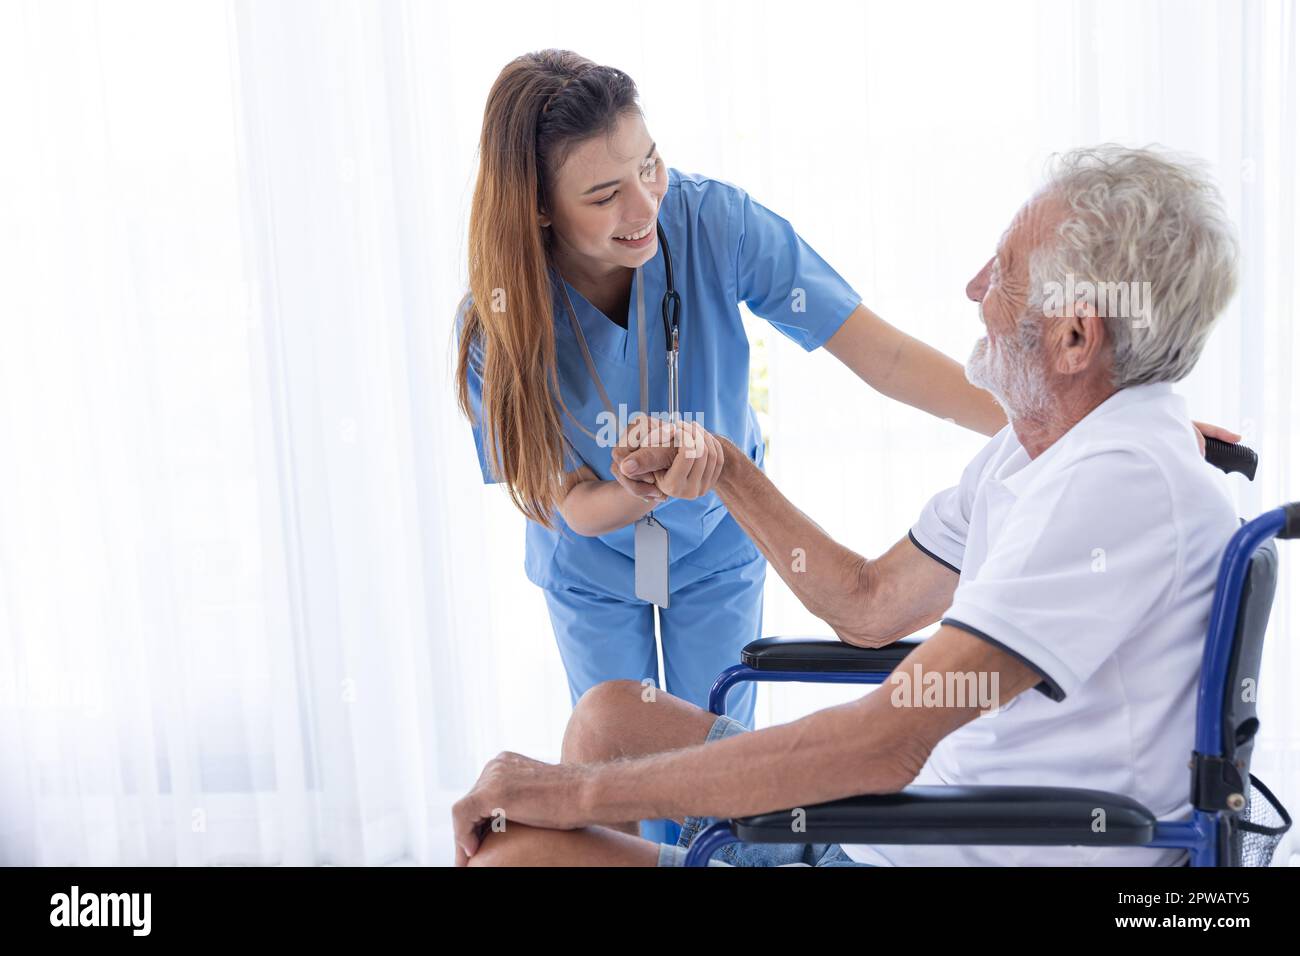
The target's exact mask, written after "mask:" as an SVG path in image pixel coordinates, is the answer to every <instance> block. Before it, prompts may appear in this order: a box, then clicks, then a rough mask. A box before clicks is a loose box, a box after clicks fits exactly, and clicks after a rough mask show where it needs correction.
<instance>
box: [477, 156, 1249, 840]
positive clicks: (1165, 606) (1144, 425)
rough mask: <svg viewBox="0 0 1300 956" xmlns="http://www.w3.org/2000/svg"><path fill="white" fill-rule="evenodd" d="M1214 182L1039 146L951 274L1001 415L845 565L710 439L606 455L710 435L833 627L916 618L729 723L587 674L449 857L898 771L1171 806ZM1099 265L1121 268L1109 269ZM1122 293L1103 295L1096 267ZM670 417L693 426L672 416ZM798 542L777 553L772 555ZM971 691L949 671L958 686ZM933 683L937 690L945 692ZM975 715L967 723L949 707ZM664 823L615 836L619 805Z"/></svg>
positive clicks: (628, 457) (1193, 566) (1105, 287)
mask: <svg viewBox="0 0 1300 956" xmlns="http://www.w3.org/2000/svg"><path fill="white" fill-rule="evenodd" d="M1235 260H1236V245H1235V241H1234V239H1233V238H1232V233H1231V230H1230V229H1229V227H1228V226H1227V224H1226V221H1225V217H1224V215H1223V212H1222V210H1221V207H1220V203H1219V201H1218V198H1217V193H1216V192H1215V190H1214V189H1213V187H1211V186H1210V185H1208V184H1207V183H1206V182H1204V181H1203V180H1202V179H1201V178H1200V177H1199V176H1198V175H1197V174H1196V173H1195V172H1193V171H1192V170H1190V169H1188V168H1187V167H1185V166H1183V165H1181V164H1179V163H1177V162H1175V161H1172V160H1170V159H1168V158H1165V157H1162V156H1161V155H1158V154H1156V153H1153V152H1150V151H1143V150H1127V149H1121V148H1118V147H1102V148H1098V149H1093V150H1083V151H1078V152H1075V153H1071V154H1068V155H1066V156H1065V157H1063V159H1062V160H1061V161H1060V162H1059V163H1058V164H1057V166H1056V168H1055V169H1054V171H1053V174H1052V175H1051V177H1050V180H1049V182H1048V183H1047V185H1046V186H1045V187H1044V188H1043V189H1042V190H1041V191H1040V192H1039V193H1038V194H1037V195H1036V196H1035V197H1034V198H1032V199H1031V200H1030V201H1029V202H1028V203H1027V204H1026V205H1025V206H1024V207H1023V208H1022V209H1021V210H1020V211H1019V212H1018V213H1017V214H1016V216H1015V218H1014V219H1013V220H1012V222H1011V225H1010V227H1009V228H1008V229H1007V231H1006V233H1005V234H1004V235H1003V237H1002V240H1001V242H1000V243H999V245H998V248H997V251H996V254H995V255H994V256H993V258H992V259H990V260H989V261H988V262H987V263H986V264H985V265H984V267H983V268H982V269H980V271H979V274H978V275H976V276H975V278H973V279H972V280H971V282H970V284H969V285H968V287H967V289H966V292H967V295H968V296H969V297H970V298H971V299H972V300H973V301H975V302H977V303H979V314H980V318H981V320H982V321H983V323H984V325H985V327H986V332H987V334H986V335H985V337H983V338H981V339H980V340H979V342H978V343H977V344H976V346H975V350H974V352H973V353H972V355H971V357H970V360H969V362H968V364H967V375H968V377H969V378H970V380H971V381H972V382H974V383H975V384H977V385H979V386H982V387H984V388H987V389H988V390H989V391H990V392H992V393H993V394H994V395H995V396H996V397H997V398H998V400H999V401H1000V402H1001V404H1002V406H1003V407H1004V408H1005V410H1006V412H1007V416H1008V419H1009V424H1008V426H1007V427H1006V428H1004V429H1003V430H1002V431H1001V432H999V433H998V434H997V435H995V436H994V437H993V439H992V440H991V441H990V442H989V443H988V445H987V446H985V448H984V449H983V450H982V451H981V452H980V453H979V454H978V455H977V456H976V457H975V459H974V460H973V461H972V462H971V463H970V464H969V465H968V466H967V468H966V470H965V472H964V473H963V474H962V477H961V481H960V482H959V483H958V484H957V485H956V486H955V487H952V488H949V489H947V490H945V491H941V492H939V493H938V494H937V495H935V496H934V497H933V498H932V499H931V500H930V501H929V503H928V504H927V505H926V506H925V508H924V510H923V511H922V513H921V515H920V517H919V518H918V520H917V521H916V523H915V524H914V525H913V526H912V528H911V530H910V531H909V532H908V534H907V535H905V536H904V537H903V538H901V539H900V540H899V541H898V542H897V543H896V544H895V545H894V546H893V547H891V548H890V549H889V550H888V551H887V552H886V553H885V554H883V555H882V556H880V557H879V558H876V559H875V560H867V559H864V558H862V557H861V556H859V555H857V554H855V553H853V552H852V551H851V550H849V549H848V548H846V547H844V546H842V545H840V544H838V543H836V542H835V541H834V540H832V539H831V538H830V537H828V536H827V535H826V534H825V533H824V532H823V531H822V530H821V529H820V528H819V527H818V526H817V525H816V524H814V523H813V522H812V521H811V520H809V519H808V518H807V517H805V516H804V515H803V514H802V513H801V512H800V511H799V510H798V509H797V508H795V507H794V506H793V505H792V504H791V503H790V502H789V501H787V500H786V499H785V498H784V497H782V495H781V493H780V492H779V491H778V490H777V489H776V488H775V487H774V486H773V485H772V484H771V482H769V481H768V480H767V478H766V477H765V476H764V475H763V473H762V472H761V471H760V470H759V469H758V468H756V467H755V465H754V464H753V462H752V461H750V460H749V458H748V457H747V456H746V455H744V454H743V453H742V452H741V451H739V450H738V449H737V448H736V447H735V446H734V445H731V444H730V443H728V442H727V441H726V440H725V439H721V438H719V439H718V440H717V441H716V442H715V441H713V440H712V436H704V437H706V441H705V442H704V443H703V444H700V443H698V442H697V443H694V444H693V445H692V446H691V447H690V448H687V447H678V448H672V447H641V448H637V449H635V450H632V451H631V452H630V453H628V452H626V451H624V452H620V457H621V458H622V459H623V461H622V464H621V467H622V468H623V471H624V473H625V474H629V475H644V474H659V473H662V472H663V470H664V469H667V468H674V467H675V468H679V469H680V468H684V467H689V466H687V465H684V464H682V462H683V456H685V455H687V454H688V453H691V452H692V449H695V452H693V453H695V454H698V453H700V452H699V450H700V449H702V450H703V453H705V454H715V453H717V452H719V451H720V453H721V456H722V469H721V473H720V476H719V478H718V480H717V486H716V490H717V491H718V494H719V495H720V496H721V498H722V500H723V501H724V502H725V504H726V506H727V507H728V509H730V511H731V514H732V515H734V516H735V518H736V519H737V520H738V521H739V522H740V523H741V525H742V526H743V527H744V528H745V530H746V531H747V532H748V533H749V535H750V536H751V537H752V538H753V540H754V541H755V543H756V544H757V545H758V546H759V547H760V548H761V549H762V551H763V553H764V554H765V555H766V556H767V557H768V559H769V560H770V561H771V564H772V566H773V567H774V568H776V569H777V570H778V572H779V573H780V574H781V576H782V577H783V578H784V579H785V581H786V583H787V584H788V585H789V586H790V587H791V589H793V590H794V592H795V593H796V594H797V595H798V596H799V598H800V600H801V601H803V603H804V605H805V606H806V607H808V609H809V610H811V611H812V612H813V613H814V614H816V615H817V616H818V617H820V618H821V619H822V620H824V621H826V622H827V624H829V625H830V626H831V627H832V628H833V629H834V631H835V633H836V634H837V635H839V637H840V639H841V640H843V641H846V642H848V643H851V644H856V645H861V646H866V647H880V646H882V645H885V644H888V643H890V642H892V641H895V640H898V639H899V638H901V637H904V636H906V635H908V634H911V633H913V632H915V631H917V630H918V629H920V628H923V627H926V626H928V625H932V624H935V623H936V622H937V623H938V624H939V627H938V630H937V631H935V632H934V633H933V634H932V635H931V636H930V637H929V638H928V640H926V641H925V642H923V643H922V644H921V645H920V646H919V647H918V649H917V650H915V651H914V652H913V653H912V654H911V655H910V656H909V657H908V658H907V660H906V661H905V662H904V663H903V664H902V665H901V666H900V667H899V669H898V673H900V674H904V675H911V676H923V675H926V674H938V675H941V677H942V678H943V679H942V680H940V681H939V682H937V684H936V685H935V686H938V687H939V688H941V689H942V688H948V689H949V690H951V689H952V688H953V687H961V686H970V685H969V684H966V685H963V684H962V683H961V682H955V681H953V680H951V679H949V677H950V675H978V676H979V678H980V679H981V680H980V682H979V686H980V687H982V688H988V687H992V688H994V689H996V691H997V693H996V695H995V696H996V698H997V699H995V700H992V701H990V700H988V699H987V698H985V697H982V696H981V697H979V699H974V700H972V699H965V698H966V697H967V696H968V695H962V694H957V695H955V696H953V697H951V698H949V697H948V696H946V695H944V694H943V693H939V694H937V695H929V694H927V695H926V696H925V698H924V701H923V703H924V704H926V705H927V706H915V704H916V703H917V702H918V701H919V700H920V698H919V695H916V694H912V693H905V694H901V695H900V694H898V693H891V691H890V689H889V687H888V686H886V687H884V688H881V689H880V690H879V691H876V692H872V693H868V694H867V695H866V696H864V697H863V698H861V699H860V700H857V701H855V702H853V703H849V704H844V705H841V706H838V707H831V708H827V709H825V710H821V711H818V712H817V713H814V714H812V715H810V716H808V717H805V718H803V719H801V720H796V721H793V722H791V723H788V724H782V725H780V726H776V727H770V728H766V729H763V730H757V731H746V730H745V729H744V728H743V727H741V726H740V725H739V724H737V723H735V722H734V721H731V720H730V719H729V718H727V717H716V718H715V717H714V716H713V715H712V714H709V713H707V712H705V711H703V710H701V709H699V708H697V707H695V706H693V705H691V704H688V703H686V702H684V701H681V700H678V699H676V698H673V697H671V696H670V695H667V694H664V693H659V692H653V690H652V689H651V690H650V691H647V689H646V688H643V687H642V686H641V685H640V684H638V683H636V682H634V681H615V682H611V683H607V684H602V685H600V686H598V687H595V688H593V689H592V690H591V691H589V692H588V693H587V694H586V695H585V696H584V697H583V698H582V699H581V700H580V701H579V703H578V705H577V707H576V708H575V710H574V713H573V716H572V718H571V720H570V723H569V726H568V729H567V731H566V733H565V738H564V745H563V756H562V762H561V763H560V764H559V765H549V764H543V763H539V762H537V761H533V760H530V759H528V758H525V757H522V756H519V755H517V754H502V755H501V756H499V757H497V758H496V759H494V760H493V761H492V762H491V763H490V764H489V765H488V766H487V767H486V769H485V770H484V771H483V774H482V776H481V777H480V779H479V781H478V783H477V784H476V785H475V787H474V789H473V790H472V791H471V792H470V793H469V794H467V795H466V796H465V797H464V798H463V799H462V800H460V801H459V802H458V803H457V804H456V807H455V809H454V812H453V816H454V824H455V829H456V834H455V836H456V842H457V862H458V863H461V864H464V863H468V864H470V865H494V864H495V865H500V864H524V865H577V864H595V865H647V866H652V865H656V864H657V865H680V863H681V862H682V859H683V857H684V853H685V851H684V849H683V847H684V846H686V845H688V842H689V840H690V839H691V838H692V837H693V836H694V834H695V833H696V832H698V830H699V828H700V827H701V826H703V825H705V824H706V823H707V822H708V819H709V818H717V817H738V816H745V815H748V814H755V813H760V812H765V811H774V810H780V809H785V808H791V807H800V806H808V805H811V804H816V803H821V802H824V801H828V800H835V799H838V798H841V797H847V796H851V795H855V794H869V793H888V792H892V791H897V790H900V789H902V788H904V787H906V786H909V785H911V784H923V783H924V784H971V785H978V784H1040V785H1049V786H1050V785H1056V786H1072V787H1088V788H1096V789H1100V790H1108V791H1116V792H1119V793H1124V794H1128V795H1131V796H1132V797H1134V798H1136V799H1137V800H1139V801H1141V802H1142V803H1143V804H1144V805H1146V806H1147V807H1149V808H1150V809H1151V810H1152V811H1153V812H1155V813H1156V814H1157V816H1158V817H1160V818H1162V819H1170V818H1179V817H1183V818H1186V817H1188V816H1189V815H1190V813H1191V808H1190V805H1189V803H1188V781H1187V757H1188V754H1189V752H1190V751H1191V750H1192V726H1193V722H1194V721H1193V713H1194V707H1195V697H1196V694H1195V688H1196V679H1197V675H1198V671H1199V667H1200V658H1201V647H1202V642H1203V639H1204V635H1205V632H1206V625H1207V620H1208V616H1209V609H1210V599H1211V595H1212V593H1213V589H1214V580H1215V571H1216V568H1217V565H1218V561H1219V558H1220V556H1221V553H1222V551H1223V548H1224V545H1225V544H1226V543H1227V540H1228V538H1229V537H1230V536H1231V534H1232V532H1233V530H1234V529H1235V528H1236V526H1237V522H1236V519H1235V517H1234V513H1233V508H1232V506H1231V505H1230V503H1229V501H1228V498H1227V496H1226V494H1225V493H1224V491H1223V489H1222V487H1221V481H1220V480H1219V479H1218V478H1217V477H1216V475H1215V474H1213V473H1212V471H1211V469H1210V468H1209V467H1207V466H1206V464H1205V463H1204V461H1203V460H1202V459H1201V456H1200V454H1199V452H1198V448H1197V436H1196V433H1195V431H1194V430H1193V427H1192V425H1191V423H1190V422H1189V420H1188V417H1187V413H1186V410H1185V408H1184V405H1183V401H1182V400H1181V399H1180V398H1179V397H1178V396H1176V395H1174V393H1173V391H1172V385H1171V383H1173V382H1176V381H1179V380H1180V379H1182V378H1183V377H1184V376H1186V375H1187V374H1188V373H1189V372H1190V371H1191V370H1192V367H1193V366H1194V365H1195V363H1196V360H1197V358H1198V357H1199V355H1200V353H1201V349H1202V347H1203V346H1204V344H1205V341H1206V338H1207V336H1208V335H1209V333H1210V330H1211V328H1212V326H1213V324H1214V321H1215V318H1216V317H1217V316H1218V314H1219V313H1220V311H1221V310H1222V309H1223V307H1224V305H1225V304H1226V302H1227V301H1228V299H1229V298H1230V297H1231V295H1232V293H1233V289H1234V285H1235ZM1120 284H1122V285H1120ZM1117 290H1118V291H1119V292H1121V293H1124V294H1122V295H1120V294H1115V293H1116V291H1117ZM694 437H695V438H699V437H701V436H700V434H699V433H698V432H696V433H695V435H694ZM795 549H802V551H803V553H804V554H805V555H806V567H805V568H804V569H802V570H799V571H796V570H793V569H792V568H791V561H790V560H789V558H790V555H791V554H792V553H793V552H794V551H795ZM977 696H978V695H977ZM958 698H961V699H958ZM981 715H983V716H984V717H985V718H986V719H977V718H979V717H981ZM660 817H671V818H674V819H677V820H681V821H683V824H684V829H683V834H682V840H681V841H680V843H679V845H678V846H667V845H658V844H654V843H650V842H648V841H645V840H641V839H639V838H638V837H636V836H634V835H633V834H634V833H635V832H636V830H635V825H634V824H633V823H632V821H636V820H642V819H652V818H660ZM1184 859H1185V853H1184V851H1181V850H1176V849H1166V850H1162V849H1144V848H1133V849H1130V848H1106V849H1098V848H1089V847H936V846H884V845H882V846H825V845H800V844H793V845H791V846H788V847H777V846H770V845H762V846H759V845H746V844H736V845H733V846H731V847H727V848H725V849H724V850H722V851H721V852H720V854H719V859H717V860H715V861H714V862H715V863H717V864H719V865H758V866H766V865H779V864H789V863H807V864H810V865H913V864H962V863H972V864H1065V865H1087V864H1102V865H1133V864H1136V865H1173V864H1177V863H1181V862H1182V861H1183V860H1184Z"/></svg>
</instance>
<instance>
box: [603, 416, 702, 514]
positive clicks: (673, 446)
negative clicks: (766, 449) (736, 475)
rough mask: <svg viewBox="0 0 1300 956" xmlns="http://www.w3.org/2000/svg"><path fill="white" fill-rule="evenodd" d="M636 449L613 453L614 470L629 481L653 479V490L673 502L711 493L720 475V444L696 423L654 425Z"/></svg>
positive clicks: (658, 422)
mask: <svg viewBox="0 0 1300 956" xmlns="http://www.w3.org/2000/svg"><path fill="white" fill-rule="evenodd" d="M656 425H657V426H658V427H657V428H655V429H653V430H649V431H647V432H645V433H644V434H643V435H641V436H639V437H640V442H639V446H638V447H635V448H631V447H629V448H627V449H625V450H624V449H616V453H615V455H614V469H615V472H616V473H621V474H622V475H623V476H624V477H626V478H628V479H629V480H635V479H636V478H637V477H640V478H642V479H644V478H645V477H646V476H647V475H653V476H654V482H655V486H656V487H657V488H658V489H659V490H660V491H661V492H663V493H664V494H665V495H668V496H669V497H672V498H686V499H690V498H699V497H701V496H703V495H706V494H708V493H709V492H710V491H712V490H713V486H714V485H715V484H716V483H717V481H718V476H719V475H721V474H722V466H723V464H724V463H725V461H726V453H725V451H724V450H723V446H722V443H721V442H720V441H718V439H717V438H716V437H715V436H714V435H713V434H711V433H710V432H708V431H707V430H705V429H704V427H703V426H701V425H700V424H699V423H698V422H677V423H675V424H674V423H669V422H662V421H656Z"/></svg>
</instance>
